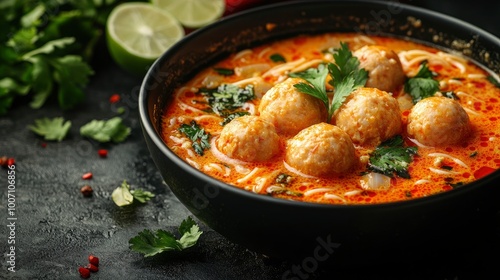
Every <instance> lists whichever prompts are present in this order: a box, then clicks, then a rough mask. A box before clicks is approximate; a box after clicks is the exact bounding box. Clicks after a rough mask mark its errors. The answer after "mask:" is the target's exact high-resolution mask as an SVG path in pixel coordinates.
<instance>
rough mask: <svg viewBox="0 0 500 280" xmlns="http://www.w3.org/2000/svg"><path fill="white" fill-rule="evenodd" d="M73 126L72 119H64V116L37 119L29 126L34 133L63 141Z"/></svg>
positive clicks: (47, 138) (46, 138)
mask: <svg viewBox="0 0 500 280" xmlns="http://www.w3.org/2000/svg"><path fill="white" fill-rule="evenodd" d="M70 127H71V121H66V122H65V121H64V118H53V119H49V118H43V119H36V120H35V124H34V125H29V126H28V128H29V129H30V130H31V131H33V132H34V133H36V134H38V135H40V136H43V137H44V139H45V140H47V141H51V140H55V141H61V140H63V139H64V137H66V135H67V134H68V131H69V129H70Z"/></svg>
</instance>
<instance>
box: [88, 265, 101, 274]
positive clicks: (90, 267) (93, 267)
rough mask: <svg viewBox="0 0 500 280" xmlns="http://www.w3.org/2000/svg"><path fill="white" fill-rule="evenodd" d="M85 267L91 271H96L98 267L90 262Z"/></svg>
mask: <svg viewBox="0 0 500 280" xmlns="http://www.w3.org/2000/svg"><path fill="white" fill-rule="evenodd" d="M87 268H88V269H89V270H90V271H92V272H97V271H99V268H98V267H97V266H96V265H93V264H91V263H89V264H88V265H87Z"/></svg>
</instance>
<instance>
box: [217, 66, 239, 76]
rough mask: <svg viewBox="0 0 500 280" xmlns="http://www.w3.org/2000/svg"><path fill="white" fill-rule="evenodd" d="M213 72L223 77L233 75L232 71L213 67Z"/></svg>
mask: <svg viewBox="0 0 500 280" xmlns="http://www.w3.org/2000/svg"><path fill="white" fill-rule="evenodd" d="M214 70H215V72H217V73H219V74H220V75H223V76H231V75H234V70H233V69H229V68H221V67H215V68H214Z"/></svg>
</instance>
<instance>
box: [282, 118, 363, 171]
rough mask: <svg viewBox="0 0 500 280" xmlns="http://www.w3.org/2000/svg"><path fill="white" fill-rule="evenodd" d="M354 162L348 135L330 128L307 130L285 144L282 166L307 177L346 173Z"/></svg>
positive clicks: (319, 126)
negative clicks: (283, 164) (284, 162)
mask: <svg viewBox="0 0 500 280" xmlns="http://www.w3.org/2000/svg"><path fill="white" fill-rule="evenodd" d="M356 159H357V158H356V155H355V152H354V145H353V144H352V141H351V139H350V138H349V135H347V134H346V133H345V132H344V131H342V130H341V129H340V128H338V127H337V126H335V125H332V124H327V123H318V124H315V125H312V126H309V127H307V128H305V129H303V130H301V131H300V132H299V133H298V134H297V135H295V136H294V137H292V138H291V139H289V140H288V142H287V147H286V159H285V160H286V163H287V164H288V165H290V166H291V167H293V168H295V169H297V170H298V171H300V172H302V173H305V174H307V175H311V176H317V177H321V176H327V175H331V174H340V173H344V172H347V171H349V170H350V169H351V168H353V166H354V165H355V163H356Z"/></svg>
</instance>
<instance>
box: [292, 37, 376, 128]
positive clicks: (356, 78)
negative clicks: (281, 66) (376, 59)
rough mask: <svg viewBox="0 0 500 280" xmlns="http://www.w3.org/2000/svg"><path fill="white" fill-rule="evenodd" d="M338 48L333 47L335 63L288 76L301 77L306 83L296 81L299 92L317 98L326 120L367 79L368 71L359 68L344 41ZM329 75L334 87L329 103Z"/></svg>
mask: <svg viewBox="0 0 500 280" xmlns="http://www.w3.org/2000/svg"><path fill="white" fill-rule="evenodd" d="M340 46H341V47H340V49H335V50H334V53H333V58H334V60H335V63H328V64H327V66H326V67H325V65H324V64H320V65H319V66H318V68H316V69H315V68H310V69H307V70H306V71H303V72H298V73H291V74H290V75H289V76H290V77H297V78H302V79H304V80H306V81H307V83H298V84H296V85H294V86H295V88H297V89H298V90H299V91H300V92H303V93H306V94H309V95H312V96H314V97H316V98H319V99H320V100H321V101H322V102H323V104H325V107H326V109H327V110H328V122H330V121H331V119H332V116H333V114H334V113H335V111H336V110H337V109H338V108H340V106H341V105H342V103H343V102H344V101H345V99H346V98H347V96H349V94H351V92H353V91H354V90H356V89H357V88H360V87H363V86H364V85H365V84H366V80H367V79H368V71H366V70H365V69H362V68H361V69H360V68H359V60H358V58H357V57H355V56H353V55H352V52H351V51H350V50H349V47H348V46H347V44H345V43H342V42H341V43H340ZM328 74H329V75H330V76H331V78H332V79H331V80H330V81H329V84H330V85H332V86H333V87H334V94H333V99H332V101H331V103H330V100H329V98H328V94H327V92H326V86H325V83H326V78H327V76H328Z"/></svg>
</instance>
